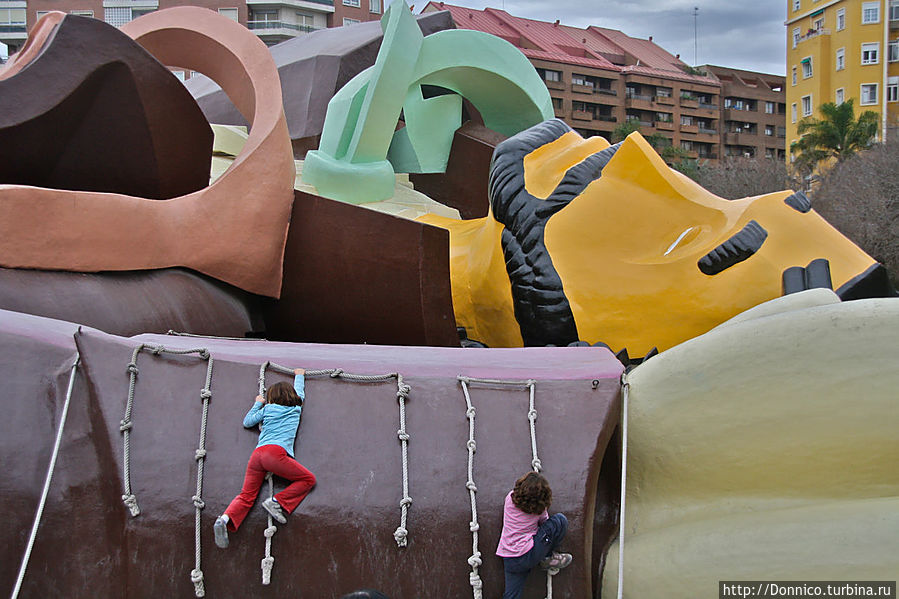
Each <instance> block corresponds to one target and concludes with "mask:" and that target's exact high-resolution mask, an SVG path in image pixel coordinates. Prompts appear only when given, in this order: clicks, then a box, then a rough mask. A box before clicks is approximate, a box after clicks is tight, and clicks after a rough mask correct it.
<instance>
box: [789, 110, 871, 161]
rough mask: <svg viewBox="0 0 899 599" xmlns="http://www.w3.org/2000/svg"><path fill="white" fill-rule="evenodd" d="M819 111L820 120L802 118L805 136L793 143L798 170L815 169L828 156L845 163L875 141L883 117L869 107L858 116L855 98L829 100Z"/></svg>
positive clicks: (799, 130) (799, 128)
mask: <svg viewBox="0 0 899 599" xmlns="http://www.w3.org/2000/svg"><path fill="white" fill-rule="evenodd" d="M819 110H820V111H821V118H820V119H818V118H815V117H806V118H804V119H802V120H801V121H799V127H798V133H799V135H800V136H801V137H800V138H799V139H798V140H797V141H794V142H793V143H792V144H790V152H791V153H793V154H796V159H795V163H794V164H795V166H796V168H797V169H799V170H803V169H805V170H809V171H811V170H814V168H815V167H816V166H817V165H818V163H820V162H821V161H823V160H828V159H834V160H836V161H837V162H843V161H844V160H846V159H847V158H850V157H852V156H853V155H855V153H856V152H858V151H859V150H864V149H867V148H869V147H870V146H871V144H872V143H874V138H875V137H876V136H877V125H878V119H879V117H878V116H877V113H876V112H873V111H871V110H866V111H865V112H863V113H861V114H860V115H858V118H857V119H856V118H855V106H854V102H853V100H852V99H851V98H850V99H849V100H847V101H845V102H843V103H842V104H834V103H833V102H826V103H824V104H822V105H821V107H820V108H819Z"/></svg>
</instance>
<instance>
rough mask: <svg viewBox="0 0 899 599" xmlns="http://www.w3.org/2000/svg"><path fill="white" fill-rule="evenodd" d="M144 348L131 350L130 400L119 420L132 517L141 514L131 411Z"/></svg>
mask: <svg viewBox="0 0 899 599" xmlns="http://www.w3.org/2000/svg"><path fill="white" fill-rule="evenodd" d="M143 348H144V345H143V344H141V345H138V346H137V347H135V348H134V351H133V352H131V361H130V362H129V363H128V374H129V376H128V400H127V402H126V403H125V416H124V418H122V420H121V421H120V422H119V430H120V431H122V443H123V451H122V453H123V457H122V471H123V472H122V478H123V480H124V483H125V490H124V493H123V494H122V501H123V502H124V503H125V505H126V506H127V507H128V510H129V511H130V512H131V517H132V518H134V517H137V516H139V515H140V507H139V506H138V505H137V498H136V497H135V496H134V493H132V491H131V426H132V424H131V412H132V410H133V408H134V385H135V383H136V382H137V374H138V372H139V371H138V369H137V355H138V354H139V353H140V351H141V350H142V349H143Z"/></svg>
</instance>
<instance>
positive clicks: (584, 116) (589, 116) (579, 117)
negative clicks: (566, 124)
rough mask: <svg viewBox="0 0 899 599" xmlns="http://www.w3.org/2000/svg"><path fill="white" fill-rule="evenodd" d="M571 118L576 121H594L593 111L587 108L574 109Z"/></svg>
mask: <svg viewBox="0 0 899 599" xmlns="http://www.w3.org/2000/svg"><path fill="white" fill-rule="evenodd" d="M571 118H572V119H574V120H575V121H592V120H593V113H592V112H587V111H586V110H572V111H571Z"/></svg>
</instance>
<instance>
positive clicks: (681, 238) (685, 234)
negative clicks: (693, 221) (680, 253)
mask: <svg viewBox="0 0 899 599" xmlns="http://www.w3.org/2000/svg"><path fill="white" fill-rule="evenodd" d="M692 230H693V227H689V228H687V230H686V231H684V232H683V233H681V234H680V235H678V236H677V239H675V240H674V243H672V244H671V245H669V246H668V249H667V250H665V253H664V255H665V256H667V255H668V254H670V253H671V250H673V249H674V248H676V247H677V244H679V243H680V242H681V241H683V240H684V237H686V236H687V233H689V232H690V231H692Z"/></svg>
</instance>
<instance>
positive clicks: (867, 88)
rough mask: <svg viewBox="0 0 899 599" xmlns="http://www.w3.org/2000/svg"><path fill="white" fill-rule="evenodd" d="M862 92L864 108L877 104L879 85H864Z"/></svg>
mask: <svg viewBox="0 0 899 599" xmlns="http://www.w3.org/2000/svg"><path fill="white" fill-rule="evenodd" d="M861 91H862V94H861V96H862V101H861V105H862V106H870V105H871V104H877V84H876V83H862V86H861Z"/></svg>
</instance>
